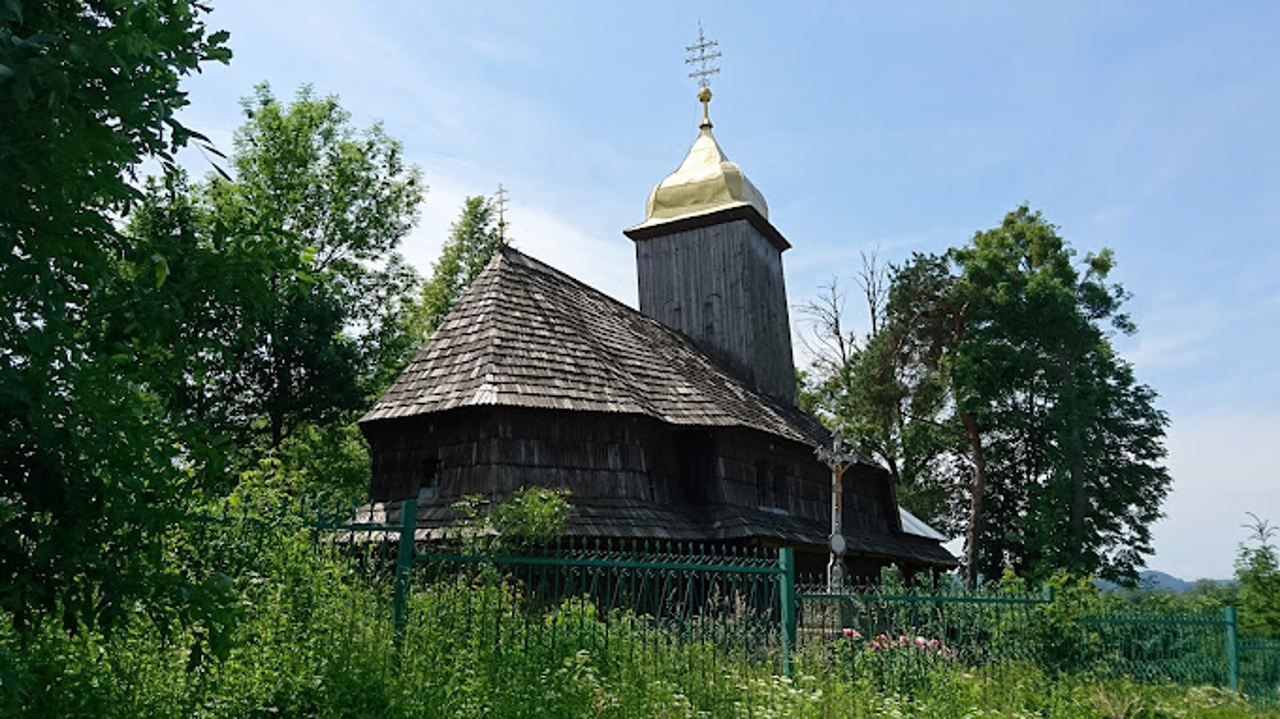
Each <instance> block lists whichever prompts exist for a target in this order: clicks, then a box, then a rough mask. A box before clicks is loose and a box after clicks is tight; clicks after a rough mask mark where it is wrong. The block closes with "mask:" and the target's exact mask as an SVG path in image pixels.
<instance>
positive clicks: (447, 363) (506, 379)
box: [361, 247, 828, 446]
mask: <svg viewBox="0 0 1280 719" xmlns="http://www.w3.org/2000/svg"><path fill="white" fill-rule="evenodd" d="M482 405H501V406H517V407H534V408H544V409H569V410H582V411H592V412H619V413H628V414H638V415H645V416H648V417H652V418H654V419H657V420H659V421H662V422H666V423H669V424H673V425H687V426H710V427H729V426H739V427H746V428H751V429H756V430H760V431H762V432H767V433H769V434H772V435H776V436H779V437H783V438H786V439H789V440H792V441H796V442H800V443H803V444H807V445H810V446H815V445H818V444H825V443H826V441H827V439H828V435H827V432H826V430H825V429H824V428H823V427H822V426H821V425H820V424H818V423H817V422H816V421H815V420H813V419H812V418H811V417H809V416H808V415H806V414H804V413H803V412H801V411H799V410H798V409H796V408H795V407H790V406H787V405H786V404H784V403H781V402H778V401H775V400H773V399H772V398H770V397H767V396H764V395H762V394H759V393H757V392H755V391H754V390H752V389H751V388H750V387H748V386H747V385H746V384H744V383H743V382H742V381H741V380H739V379H738V378H737V377H735V376H734V375H733V374H731V373H730V372H729V371H728V370H726V369H724V368H723V367H722V366H720V365H719V364H718V363H717V362H715V361H714V360H713V359H711V358H710V357H708V356H707V355H706V354H704V353H703V352H702V351H700V350H699V349H698V348H696V347H695V346H694V345H693V344H692V343H691V342H690V341H689V340H688V339H687V338H686V337H684V335H682V334H680V333H678V332H676V331H674V330H672V329H670V328H668V327H666V326H665V325H663V324H661V323H659V322H658V321H656V320H654V319H652V318H650V317H648V316H646V315H643V314H641V313H640V312H638V311H636V310H634V309H632V308H631V307H628V306H626V305H624V304H622V303H620V302H618V301H616V300H614V299H612V298H611V297H608V296H607V295H604V294H603V293H601V292H598V291H597V290H595V289H592V288H591V287H588V286H587V285H585V284H583V283H581V282H579V281H578V280H575V279H574V278H572V277H570V276H568V275H566V274H564V273H562V272H560V271H558V270H556V269H554V268H552V267H550V266H548V265H546V264H543V263H542V262H539V261H537V260H535V259H533V258H532V257H529V256H528V255H525V254H523V253H521V252H518V251H516V250H514V249H511V248H509V247H507V248H503V249H501V250H500V251H499V252H498V253H496V254H495V255H494V258H493V259H492V260H491V261H490V262H489V264H488V266H486V267H485V269H484V271H483V272H481V273H480V275H479V276H478V277H477V278H476V280H475V282H473V283H472V285H471V287H470V288H469V289H468V290H467V292H466V293H465V294H464V295H463V296H462V297H461V298H460V299H459V301H458V304H457V305H456V306H455V308H454V310H453V311H452V312H451V313H450V314H449V316H448V317H447V318H446V319H445V321H444V323H443V324H442V325H441V326H440V328H439V329H438V330H437V331H436V333H435V335H433V336H432V337H431V340H430V341H429V342H428V343H427V345H426V346H425V347H424V348H423V349H422V351H421V352H419V353H418V356H417V357H416V358H415V359H414V360H413V362H412V363H410V365H409V367H408V368H407V369H406V370H405V371H404V373H403V374H401V375H400V377H399V379H397V380H396V382H395V383H394V384H393V385H391V387H390V388H389V389H388V390H387V391H386V393H385V394H383V396H382V398H381V399H379V400H378V402H377V403H376V404H375V405H374V406H373V408H372V409H371V410H370V411H369V412H368V414H366V415H365V416H364V417H363V418H362V419H361V422H362V423H363V422H372V421H376V420H383V419H392V418H398V417H411V416H415V415H421V414H427V413H435V412H441V411H445V410H450V409H455V408H459V407H471V406H482Z"/></svg>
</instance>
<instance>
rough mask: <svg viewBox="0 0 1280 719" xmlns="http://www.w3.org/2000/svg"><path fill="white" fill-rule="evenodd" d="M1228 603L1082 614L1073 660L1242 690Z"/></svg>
mask: <svg viewBox="0 0 1280 719" xmlns="http://www.w3.org/2000/svg"><path fill="white" fill-rule="evenodd" d="M1235 632H1236V623H1235V615H1234V612H1232V611H1231V609H1230V607H1228V608H1227V611H1226V612H1223V613H1207V614H1177V615H1170V614H1134V613H1115V614H1105V615H1098V616H1089V617H1083V618H1082V619H1080V622H1079V627H1078V629H1077V631H1076V637H1075V645H1076V656H1075V657H1074V660H1075V664H1076V666H1077V668H1078V669H1079V670H1082V671H1087V672H1090V673H1091V674H1095V675H1099V676H1127V677H1132V678H1134V679H1137V680H1139V681H1143V682H1171V683H1175V684H1184V685H1201V684H1210V685H1219V686H1226V687H1230V688H1232V689H1238V688H1239V685H1240V674H1239V647H1238V644H1237V641H1236V638H1235Z"/></svg>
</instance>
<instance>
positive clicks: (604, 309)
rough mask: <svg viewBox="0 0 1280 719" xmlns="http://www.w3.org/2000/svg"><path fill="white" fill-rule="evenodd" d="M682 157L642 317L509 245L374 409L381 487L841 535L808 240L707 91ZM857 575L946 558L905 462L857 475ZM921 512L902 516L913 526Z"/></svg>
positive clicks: (767, 533) (445, 503) (808, 545)
mask: <svg viewBox="0 0 1280 719" xmlns="http://www.w3.org/2000/svg"><path fill="white" fill-rule="evenodd" d="M699 99H700V100H701V101H702V104H703V118H702V123H701V126H700V132H699V134H698V138H697V140H696V141H695V142H694V144H693V147H692V148H691V149H690V151H689V154H688V156H687V157H686V158H685V160H684V162H683V163H682V164H681V165H680V167H679V168H678V169H677V170H676V171H675V172H674V173H673V174H671V175H670V176H668V177H667V178H666V179H664V180H663V181H662V182H661V183H659V184H658V186H657V187H656V188H655V189H654V190H653V192H652V193H651V194H650V195H649V200H648V206H647V213H646V218H645V221H644V222H643V223H641V224H639V225H636V226H635V227H632V228H630V229H628V230H626V231H625V234H626V236H627V237H629V238H630V239H631V240H632V241H634V243H635V247H636V262H637V269H638V274H639V289H640V292H639V299H640V302H639V304H640V309H639V311H636V310H635V309H633V308H631V307H629V306H627V305H624V304H622V303H620V302H617V301H616V300H614V299H612V298H610V297H608V296H606V295H604V294H602V293H600V292H598V291H596V290H594V289H592V288H591V287H588V286H587V285H585V284H583V283H582V282H579V281H578V280H576V279H574V278H572V277H570V276H568V275H566V274H564V273H562V272H560V271H558V270H556V269H555V268H553V267H550V266H548V265H546V264H544V263H542V262H539V261H538V260H536V259H534V258H532V257H529V256H528V255H525V254H523V253H521V252H518V251H516V250H515V249H512V248H509V247H507V248H503V249H501V250H500V251H499V252H498V253H497V254H496V255H495V256H494V258H493V260H492V261H491V262H490V263H489V265H488V266H487V267H486V268H485V269H484V271H483V272H482V273H481V274H480V275H479V277H478V278H477V279H476V280H475V282H474V283H473V284H472V286H471V287H470V288H469V289H468V290H467V292H466V293H465V294H464V295H463V296H462V298H461V299H460V300H459V301H458V303H457V305H456V307H455V308H454V310H453V311H452V313H450V315H449V316H448V317H447V318H446V319H445V321H444V322H443V324H442V325H441V326H440V328H439V329H438V330H437V332H436V333H435V335H434V336H432V338H431V340H430V341H429V342H428V343H427V345H426V346H425V347H424V348H423V349H422V350H421V352H420V353H419V354H418V356H417V357H416V359H414V360H413V362H412V363H411V364H410V365H409V367H408V368H407V369H406V370H405V372H404V373H403V374H402V375H401V376H400V377H399V379H397V381H396V382H395V383H394V384H393V385H392V386H391V387H390V389H388V390H387V392H386V394H384V395H383V396H382V398H381V399H379V400H378V402H377V403H376V404H375V405H374V406H373V408H372V409H371V410H370V411H369V412H368V414H366V415H365V416H364V418H363V419H362V420H361V421H360V427H361V429H362V431H363V432H364V435H365V437H366V438H367V439H368V442H369V446H370V448H371V451H372V454H373V481H372V486H371V489H370V495H371V496H370V499H371V500H372V501H373V502H374V503H377V504H381V505H382V506H384V507H387V508H388V509H390V510H391V511H392V512H393V513H395V511H396V509H395V506H396V505H395V503H397V502H399V501H400V500H403V499H406V498H411V497H412V498H416V499H417V500H418V508H419V509H418V512H419V514H418V527H419V536H434V535H437V534H442V533H444V531H445V530H446V529H447V528H448V527H449V526H450V525H451V524H452V523H453V522H455V521H456V520H457V519H458V518H457V517H456V516H454V513H453V512H452V510H451V509H450V505H451V504H452V503H454V502H455V501H457V500H458V499H460V498H461V497H463V496H466V495H471V494H483V495H486V496H488V497H490V498H493V499H500V498H501V497H503V496H504V495H506V494H508V493H510V492H512V491H514V490H517V489H519V488H521V487H528V486H543V487H563V488H567V489H568V490H569V491H570V502H571V504H572V507H573V509H572V513H571V515H570V520H569V529H568V533H569V534H570V535H574V536H579V537H600V538H620V539H658V540H678V541H700V542H712V543H720V544H727V543H732V544H742V545H755V546H759V545H766V546H792V547H794V548H796V550H797V551H796V554H797V564H798V565H799V567H800V569H801V570H802V571H809V572H816V571H819V570H820V569H821V568H822V567H823V566H824V565H825V564H826V562H827V557H828V552H829V549H828V547H829V546H830V544H831V537H830V536H829V534H830V526H831V522H830V518H831V509H830V507H831V504H832V496H831V493H832V482H831V473H830V471H829V470H828V468H827V466H826V465H824V464H822V463H820V462H819V461H818V459H817V458H816V457H815V454H814V452H815V448H816V447H818V446H823V445H828V444H830V441H831V438H830V436H829V435H828V433H827V432H826V430H824V429H823V427H822V426H821V425H819V424H818V423H817V422H816V421H815V420H814V419H813V418H811V417H809V416H807V415H806V414H805V413H803V412H801V411H800V410H799V409H798V408H797V407H796V379H795V367H794V363H793V360H792V351H791V332H790V324H789V321H788V313H787V296H786V288H785V286H784V283H783V273H782V253H783V252H784V251H785V250H786V249H788V248H789V247H790V245H789V244H788V242H787V240H786V238H784V237H783V236H782V233H780V232H779V231H778V230H777V228H775V227H774V226H773V224H772V223H771V222H770V221H769V211H768V207H767V205H766V204H765V201H764V197H763V196H762V195H761V194H760V192H759V191H758V190H757V189H756V188H755V186H754V185H752V184H751V182H750V181H749V180H748V179H747V178H746V176H745V175H744V174H743V173H742V171H741V169H739V168H738V166H737V165H735V164H734V163H732V162H730V161H729V159H728V158H727V157H726V156H725V154H724V152H723V151H722V150H721V149H720V146H719V145H718V144H717V142H716V140H715V138H714V137H713V136H712V133H711V129H712V125H711V121H710V119H709V114H708V104H709V102H710V99H711V93H710V90H709V89H708V88H706V87H703V88H701V90H700V92H699ZM843 486H844V491H843V495H844V496H843V508H844V511H843V538H844V542H843V545H844V549H845V562H846V567H847V568H846V574H848V575H850V576H853V577H873V576H876V575H878V573H879V570H880V568H881V567H883V566H885V565H887V564H890V563H893V564H896V565H897V566H899V567H900V568H902V569H903V570H904V571H906V572H908V573H915V572H917V571H920V570H938V569H949V568H952V567H954V566H955V565H956V560H955V558H954V557H953V556H952V555H951V554H950V553H948V552H947V551H946V550H945V549H944V548H943V547H942V546H941V545H940V540H941V539H942V537H941V536H940V535H937V533H935V532H932V530H930V529H929V528H928V527H927V526H925V525H923V523H920V522H919V521H918V520H915V518H913V517H911V516H910V515H908V514H905V513H902V512H900V510H899V508H898V506H897V503H896V501H895V498H894V493H893V488H892V485H891V483H890V481H889V476H888V474H887V473H886V472H885V471H884V470H883V469H881V468H880V467H878V466H875V465H874V464H872V463H870V462H866V461H860V462H857V463H856V464H855V465H854V466H853V467H852V468H851V469H850V470H849V471H848V472H847V473H846V474H845V475H844V482H843ZM904 520H905V521H904Z"/></svg>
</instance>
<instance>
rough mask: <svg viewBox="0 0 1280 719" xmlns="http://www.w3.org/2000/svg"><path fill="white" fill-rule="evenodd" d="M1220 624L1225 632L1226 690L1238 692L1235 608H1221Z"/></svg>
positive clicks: (1237, 632) (1238, 656)
mask: <svg viewBox="0 0 1280 719" xmlns="http://www.w3.org/2000/svg"><path fill="white" fill-rule="evenodd" d="M1222 623H1223V624H1224V625H1226V630H1227V688H1228V689H1230V690H1231V691H1233V692H1238V691H1240V635H1239V634H1240V633H1239V627H1238V626H1237V625H1236V608H1235V607H1232V606H1226V607H1223V608H1222Z"/></svg>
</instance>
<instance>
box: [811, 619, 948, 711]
mask: <svg viewBox="0 0 1280 719" xmlns="http://www.w3.org/2000/svg"><path fill="white" fill-rule="evenodd" d="M834 654H835V658H836V661H837V663H838V664H841V665H843V666H845V667H848V668H849V669H850V670H851V671H852V674H853V678H854V679H855V680H866V681H869V682H871V683H872V684H873V685H874V686H875V687H877V688H878V689H880V690H883V691H890V692H893V693H896V694H902V695H904V696H911V695H913V694H915V693H917V692H918V691H919V690H921V689H923V688H925V685H927V684H928V683H929V681H930V678H931V677H933V676H935V675H937V674H939V673H940V672H942V673H945V672H947V671H949V670H951V669H952V668H953V666H952V665H954V664H955V662H954V661H953V660H954V659H955V656H956V653H955V651H953V650H952V649H951V648H950V647H948V646H946V645H945V644H944V643H943V642H942V640H940V639H936V638H930V637H926V636H923V635H920V634H915V633H909V634H900V635H898V636H896V637H890V636H889V635H888V634H877V635H876V636H874V637H871V638H870V639H867V638H866V637H864V636H863V634H862V632H859V631H858V630H857V629H854V628H852V627H845V628H844V629H842V630H841V632H840V641H839V642H838V644H837V646H836V648H835V652H834Z"/></svg>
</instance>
